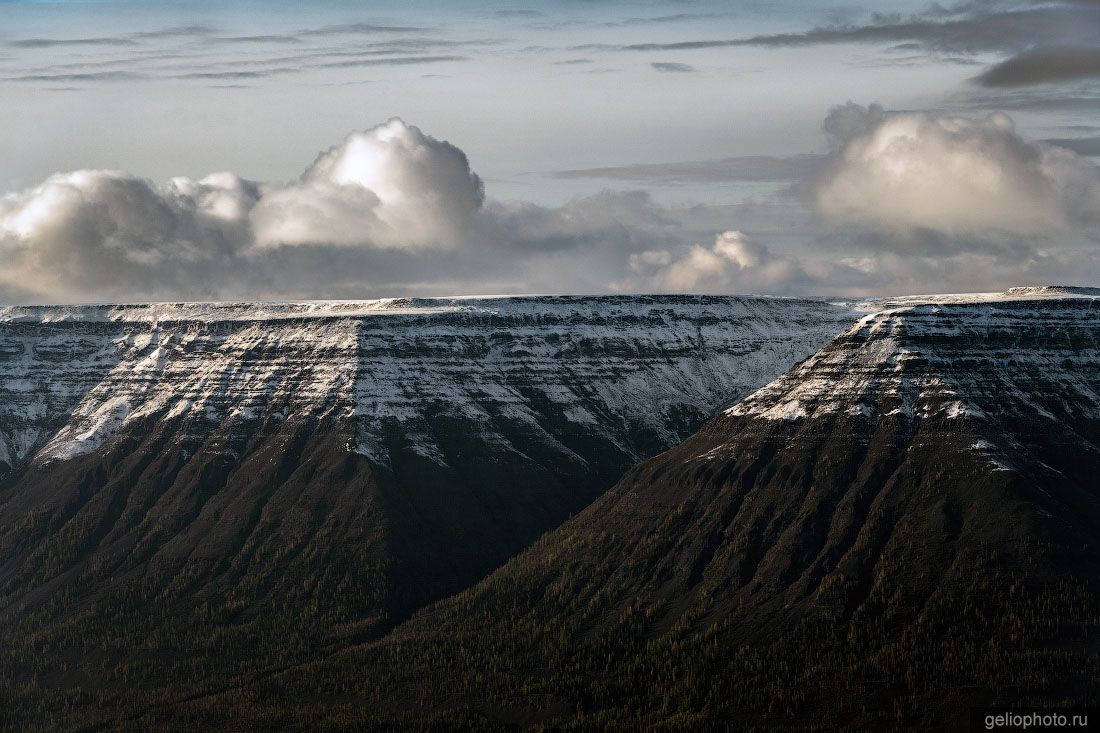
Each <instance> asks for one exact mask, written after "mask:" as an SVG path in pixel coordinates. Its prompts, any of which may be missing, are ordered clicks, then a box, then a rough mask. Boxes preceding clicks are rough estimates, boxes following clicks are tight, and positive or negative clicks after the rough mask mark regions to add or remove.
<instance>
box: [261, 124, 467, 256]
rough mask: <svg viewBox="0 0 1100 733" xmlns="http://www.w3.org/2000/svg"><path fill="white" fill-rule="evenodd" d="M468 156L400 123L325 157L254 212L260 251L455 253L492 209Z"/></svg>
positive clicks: (358, 136)
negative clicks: (313, 248)
mask: <svg viewBox="0 0 1100 733" xmlns="http://www.w3.org/2000/svg"><path fill="white" fill-rule="evenodd" d="M484 197H485V194H484V187H483V185H482V183H481V179H480V178H478V177H477V175H476V174H475V173H474V172H473V171H471V170H470V163H469V161H468V160H467V159H466V155H465V153H463V152H462V151H461V150H459V149H458V148H456V147H455V146H453V145H451V144H450V143H447V142H444V141H440V140H436V139H435V138H433V137H431V136H429V135H425V134H424V133H423V132H421V131H420V129H419V128H416V127H413V126H410V125H406V124H405V123H404V122H402V121H401V120H398V119H393V120H390V121H389V122H387V123H386V124H384V125H380V126H378V127H375V128H373V129H371V130H367V131H365V132H356V133H352V134H351V135H349V136H348V138H347V139H346V140H344V142H343V144H341V145H339V146H337V147H334V148H332V149H330V150H328V151H327V152H325V153H322V154H321V155H320V156H319V157H318V158H317V160H316V161H314V163H313V164H312V165H311V166H310V167H309V168H307V169H306V171H305V173H303V174H302V177H301V179H300V180H299V181H297V182H295V183H293V184H290V185H288V186H282V187H273V188H271V189H269V190H268V191H267V192H266V193H265V195H264V196H263V197H262V198H261V199H260V201H259V202H258V204H257V206H256V208H255V210H254V211H253V212H252V223H253V226H254V228H255V234H256V243H257V244H258V245H259V246H279V245H295V244H346V245H360V246H372V247H386V248H417V249H432V248H449V247H453V246H455V245H456V244H457V243H458V241H459V240H460V238H461V236H462V234H463V231H464V229H465V228H466V227H467V226H468V224H469V222H470V219H471V217H472V216H473V215H474V214H475V213H476V212H477V211H478V210H479V209H480V208H481V206H482V203H483V202H484Z"/></svg>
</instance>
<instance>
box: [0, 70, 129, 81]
mask: <svg viewBox="0 0 1100 733" xmlns="http://www.w3.org/2000/svg"><path fill="white" fill-rule="evenodd" d="M146 78H148V77H147V76H145V75H144V74H139V73H136V72H133V71H85V72H77V73H69V74H21V75H19V76H9V77H6V78H5V79H4V81H19V82H51V83H62V82H78V81H83V82H103V81H108V82H118V81H139V80H141V79H146Z"/></svg>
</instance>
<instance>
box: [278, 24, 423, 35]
mask: <svg viewBox="0 0 1100 733" xmlns="http://www.w3.org/2000/svg"><path fill="white" fill-rule="evenodd" d="M431 30H433V29H432V28H429V27H427V26H413V25H380V24H377V23H341V24H338V25H326V26H321V27H320V28H309V29H306V30H302V31H299V32H298V33H297V34H296V35H297V36H299V37H302V38H325V37H330V36H358V35H373V34H376V33H427V32H429V31H431Z"/></svg>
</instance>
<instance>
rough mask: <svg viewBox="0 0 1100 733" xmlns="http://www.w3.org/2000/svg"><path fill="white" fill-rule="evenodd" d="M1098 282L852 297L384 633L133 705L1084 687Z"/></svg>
mask: <svg viewBox="0 0 1100 733" xmlns="http://www.w3.org/2000/svg"><path fill="white" fill-rule="evenodd" d="M1094 303H1095V301H1094V300H1092V299H1091V298H1081V299H1074V298H1063V299H1057V300H1044V299H1031V298H1029V297H1027V296H1026V295H1022V296H1020V297H1016V298H1013V299H1002V300H999V301H998V300H993V299H985V300H984V301H983V302H972V303H967V302H940V303H937V304H934V305H909V306H906V307H901V308H897V309H891V310H887V311H884V312H880V313H877V314H875V315H872V316H868V317H866V318H864V319H863V320H861V321H860V322H859V323H858V324H856V325H855V326H853V327H852V328H851V329H850V330H848V331H847V332H846V333H845V334H843V335H842V336H840V337H839V338H837V339H836V340H835V341H833V342H832V343H831V344H830V345H829V346H827V347H826V348H825V349H823V350H822V351H820V352H819V353H817V354H816V355H814V356H813V357H811V358H810V359H808V360H806V361H804V362H803V363H801V364H800V365H799V366H797V367H796V368H795V369H793V370H791V371H790V372H788V373H787V374H786V375H784V376H783V377H781V378H780V379H778V380H777V381H775V382H773V383H771V384H770V385H768V386H767V387H765V388H763V389H761V390H760V391H758V392H756V393H755V394H753V395H752V396H750V397H749V398H747V399H745V400H743V401H741V402H740V403H738V404H736V405H734V406H733V407H731V408H730V409H728V410H727V411H726V412H725V413H724V414H723V415H721V416H720V417H717V418H716V419H714V420H713V421H711V422H710V423H708V424H707V425H706V426H705V427H704V428H703V429H702V430H701V431H699V432H698V433H696V434H695V435H694V436H692V437H691V438H689V439H688V440H686V441H685V442H684V443H682V444H681V445H679V446H677V447H676V448H674V449H672V450H670V451H668V452H666V453H664V454H662V455H661V456H659V457H657V458H655V459H653V460H651V461H648V462H646V463H644V464H642V465H640V466H639V467H637V468H635V469H633V470H631V471H630V472H629V473H628V474H627V475H626V476H625V477H624V478H623V480H622V481H620V482H619V483H618V484H617V485H616V486H615V487H614V488H613V489H611V490H610V491H609V492H607V493H606V494H605V495H604V496H602V497H601V498H600V499H599V500H598V501H596V502H595V503H594V504H593V505H592V506H590V507H589V508H588V509H587V510H585V511H584V512H582V513H581V514H579V515H578V516H576V517H574V518H573V519H571V520H570V521H568V522H567V523H565V524H564V525H563V526H562V527H560V528H559V529H557V530H555V531H553V532H551V533H549V534H548V535H546V536H545V537H543V538H542V539H541V540H539V541H538V542H537V543H535V544H534V546H532V547H531V548H530V549H529V550H527V551H526V552H524V553H522V554H521V555H520V556H518V557H517V558H515V559H514V560H512V561H510V562H509V563H507V564H506V565H505V566H504V567H503V568H501V569H500V570H499V571H497V572H496V573H494V574H492V575H491V576H490V577H489V578H487V579H486V580H485V581H483V582H481V583H480V584H478V585H477V586H475V587H474V588H472V589H470V590H468V591H466V592H464V593H462V594H460V595H458V596H456V597H454V598H451V599H448V600H446V601H443V602H441V603H439V604H437V605H435V606H432V607H430V608H428V609H426V610H424V611H421V612H420V613H418V614H417V615H416V616H415V617H414V618H413V619H412V620H410V621H409V622H407V623H405V624H403V625H402V626H401V627H399V628H398V629H396V630H395V631H394V632H393V633H392V634H390V635H389V636H387V637H386V638H385V639H383V640H381V641H379V642H375V643H371V644H365V645H360V646H357V647H353V648H351V649H349V650H346V651H344V652H340V653H335V654H333V655H332V656H330V657H328V658H326V659H324V660H321V661H318V662H315V663H312V664H307V665H304V666H301V667H296V668H292V669H288V670H284V671H281V672H278V673H272V674H270V675H266V676H264V677H263V678H261V679H258V680H256V681H254V682H252V683H250V684H245V685H241V686H234V687H233V688H231V689H223V690H215V689H211V690H209V691H208V693H207V694H205V695H201V696H197V697H193V698H189V699H186V700H182V699H181V700H180V701H178V702H177V703H176V704H173V705H161V706H149V707H148V708H147V709H146V710H145V713H144V715H142V716H140V717H137V718H135V719H134V720H135V722H137V723H139V724H141V725H151V724H163V723H166V722H171V723H174V724H181V723H184V724H191V725H194V724H217V723H222V724H224V723H227V722H229V721H242V720H243V721H248V722H249V724H260V725H298V726H300V725H307V724H310V725H314V724H325V725H338V726H345V725H346V726H384V725H394V724H398V725H409V724H419V725H437V724H442V725H459V724H463V725H469V724H480V725H487V726H491V727H494V726H501V725H505V726H506V725H512V724H524V723H526V724H532V723H545V724H549V725H551V726H552V727H554V728H559V727H569V726H573V725H578V726H583V727H590V726H594V727H604V726H608V725H614V726H616V727H623V728H630V727H640V726H647V725H660V726H668V727H673V728H686V727H699V726H704V725H707V724H717V723H722V724H725V725H730V724H732V725H735V726H736V727H739V728H741V727H744V728H752V727H772V726H781V727H784V728H792V727H805V728H815V727H826V728H831V727H834V726H837V725H853V726H857V727H867V728H878V729H883V728H884V727H891V726H897V725H918V726H922V727H936V728H942V727H965V725H966V721H967V716H968V714H969V710H970V708H971V706H974V705H981V704H989V703H992V702H1011V703H1013V704H1015V705H1017V706H1023V705H1027V704H1041V705H1066V704H1078V705H1081V704H1086V703H1088V702H1089V701H1092V700H1095V699H1096V696H1097V695H1098V694H1100V661H1098V660H1100V656H1098V655H1097V653H1096V652H1097V648H1096V639H1097V638H1098V633H1100V611H1098V609H1100V604H1098V598H1097V595H1096V592H1097V588H1098V585H1097V582H1098V580H1100V578H1098V577H1097V576H1098V575H1100V570H1098V568H1100V539H1098V538H1100V484H1098V483H1097V481H1096V476H1098V475H1100V318H1097V310H1096V307H1095V306H1094Z"/></svg>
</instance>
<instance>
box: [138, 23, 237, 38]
mask: <svg viewBox="0 0 1100 733" xmlns="http://www.w3.org/2000/svg"><path fill="white" fill-rule="evenodd" d="M214 33H217V29H215V28H214V27H213V26H209V25H203V24H193V25H180V26H170V27H167V28H158V29H156V30H151V31H140V32H138V33H131V34H130V35H129V38H131V39H133V40H138V41H156V40H160V39H164V38H190V37H195V36H200V37H201V36H209V35H213V34H214Z"/></svg>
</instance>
